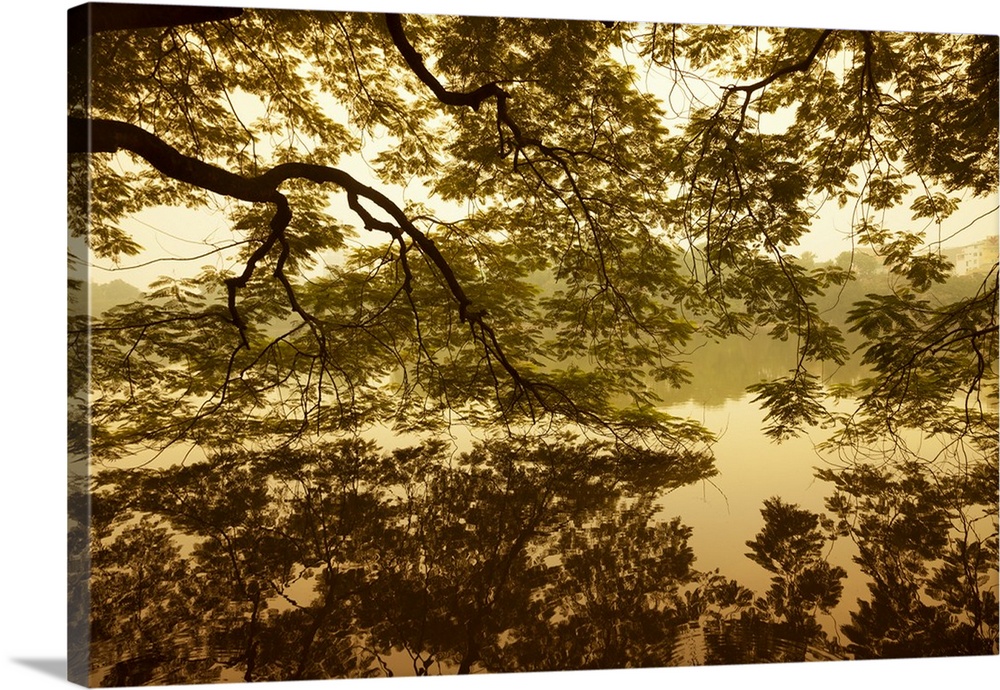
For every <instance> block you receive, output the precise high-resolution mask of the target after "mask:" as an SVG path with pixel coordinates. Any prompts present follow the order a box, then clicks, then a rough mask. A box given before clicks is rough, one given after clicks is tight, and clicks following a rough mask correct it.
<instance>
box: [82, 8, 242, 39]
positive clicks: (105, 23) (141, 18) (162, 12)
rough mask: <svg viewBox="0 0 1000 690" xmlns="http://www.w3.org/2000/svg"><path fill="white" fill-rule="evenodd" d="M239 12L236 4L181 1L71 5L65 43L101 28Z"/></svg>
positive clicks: (193, 20)
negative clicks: (173, 3)
mask: <svg viewBox="0 0 1000 690" xmlns="http://www.w3.org/2000/svg"><path fill="white" fill-rule="evenodd" d="M241 14H243V10H242V9H240V8H239V7H194V6H182V5H132V4H127V3H108V2H92V3H89V4H86V5H80V6H78V7H71V8H70V9H69V12H68V17H67V19H68V24H69V31H68V39H69V45H73V44H74V43H76V42H77V41H81V40H83V39H85V38H88V37H90V36H92V35H93V34H95V33H98V32H101V31H115V30H132V31H134V30H137V29H152V28H156V27H167V26H184V25H186V24H198V23H201V22H216V21H220V20H223V19H232V18H234V17H238V16H240V15H241Z"/></svg>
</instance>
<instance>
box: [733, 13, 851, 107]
mask: <svg viewBox="0 0 1000 690" xmlns="http://www.w3.org/2000/svg"><path fill="white" fill-rule="evenodd" d="M832 33H833V29H827V30H826V31H824V32H823V33H822V34H820V37H819V38H818V39H817V40H816V43H815V44H814V45H813V47H812V50H811V51H809V54H808V55H807V56H806V57H804V58H802V59H801V60H799V61H798V62H796V63H793V64H791V65H786V66H785V67H782V68H781V69H778V70H775V71H774V72H772V73H771V74H769V75H767V76H766V77H764V78H763V79H761V80H759V81H756V82H754V83H752V84H739V85H733V86H728V87H726V88H727V89H728V90H730V91H743V92H744V93H746V94H748V95H749V94H751V93H753V92H754V91H758V90H760V89H762V88H764V87H765V86H767V85H769V84H771V83H772V82H775V81H777V80H778V79H781V78H782V77H785V76H788V75H789V74H793V73H795V72H805V71H806V70H808V69H809V67H811V66H812V63H813V60H815V59H816V56H817V55H819V51H820V50H821V49H822V48H823V44H824V43H826V39H828V38H829V37H830V34H832Z"/></svg>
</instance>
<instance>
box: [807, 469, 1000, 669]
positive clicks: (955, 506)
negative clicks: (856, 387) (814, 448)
mask: <svg viewBox="0 0 1000 690" xmlns="http://www.w3.org/2000/svg"><path fill="white" fill-rule="evenodd" d="M988 457H989V456H987V458H988ZM996 472H997V467H996V464H995V461H994V462H992V463H991V462H989V461H987V462H986V463H985V464H980V465H978V466H973V467H968V468H966V469H964V470H963V471H962V472H961V473H959V474H957V475H948V474H946V473H943V472H941V471H940V467H935V466H933V465H925V464H923V463H917V462H909V463H905V464H901V465H899V466H896V467H893V466H883V467H875V466H872V465H862V466H858V467H856V468H853V469H847V470H841V471H833V470H824V471H822V472H820V476H821V477H822V478H824V479H827V480H828V481H831V482H832V483H833V484H834V485H835V487H836V492H835V493H834V495H833V496H832V497H831V498H830V499H829V501H828V506H829V508H830V509H831V510H833V511H835V512H836V513H837V514H838V516H839V517H840V524H839V529H840V530H841V531H842V532H843V533H844V534H847V535H849V536H850V537H851V538H852V539H853V540H854V541H855V543H856V544H857V547H858V552H859V553H858V555H857V556H856V557H855V561H856V562H857V563H858V564H859V565H860V566H861V569H862V571H863V572H864V573H865V574H866V575H867V576H868V577H869V578H871V583H870V584H869V586H868V587H869V590H870V595H871V598H870V600H863V601H859V602H858V610H857V611H856V612H853V613H852V614H851V623H850V624H848V625H845V626H843V631H844V633H845V634H846V635H847V637H848V638H849V639H850V640H851V642H852V644H851V645H850V646H849V649H850V651H851V652H852V653H853V654H855V655H856V656H858V657H861V658H882V657H915V656H945V655H947V656H953V655H964V654H995V653H997V629H998V625H997V623H998V621H997V616H998V614H997V581H996V564H997V522H996V520H997V518H996Z"/></svg>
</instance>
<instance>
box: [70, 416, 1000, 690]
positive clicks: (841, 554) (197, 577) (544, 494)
mask: <svg viewBox="0 0 1000 690" xmlns="http://www.w3.org/2000/svg"><path fill="white" fill-rule="evenodd" d="M666 411H667V412H669V413H670V414H672V415H674V416H678V417H684V418H690V419H692V420H695V421H698V422H700V423H701V424H702V425H703V426H705V427H706V428H707V429H708V430H709V431H711V432H712V433H713V434H714V435H715V436H716V438H717V441H716V442H715V444H714V445H713V447H712V454H713V464H706V462H705V460H706V459H705V458H700V457H666V458H663V457H660V458H652V464H649V461H650V458H647V457H643V456H624V457H618V456H616V454H615V453H614V452H609V451H607V450H606V449H605V450H601V449H600V448H598V447H596V446H583V445H579V444H575V443H570V444H565V445H562V446H558V444H556V445H555V446H549V445H545V444H543V445H541V446H539V445H535V446H518V447H514V446H511V445H510V444H507V443H503V442H501V443H498V444H494V445H492V446H490V445H489V444H487V445H486V446H477V445H476V441H477V440H478V439H477V438H476V437H475V435H474V434H472V433H471V432H469V431H468V430H465V431H461V430H457V429H456V430H455V431H454V434H453V435H452V436H451V437H449V438H448V439H447V441H446V442H443V443H441V444H433V443H430V444H428V443H424V444H423V445H421V444H420V440H419V439H418V438H416V437H412V438H408V437H400V436H394V435H391V434H388V433H387V432H385V431H384V430H383V431H381V432H377V433H373V434H372V438H371V439H370V440H371V441H373V442H374V443H372V444H366V442H364V441H356V442H344V443H339V444H331V445H329V446H327V447H325V448H322V449H320V450H319V451H316V452H311V451H287V452H282V453H271V454H260V453H258V454H254V453H235V454H231V455H225V454H223V455H220V456H215V457H213V458H211V460H210V461H206V460H207V458H206V457H205V455H204V454H203V453H202V452H201V451H200V450H198V449H196V448H171V449H169V451H168V452H165V453H161V454H159V455H153V454H150V455H148V456H142V457H138V456H137V457H133V458H130V459H128V460H123V461H119V462H116V463H114V464H113V465H111V466H109V467H106V468H102V469H101V470H99V471H98V472H97V473H96V476H97V479H98V483H99V488H98V490H97V491H96V493H95V494H94V495H93V497H92V499H93V504H92V505H93V513H92V527H93V537H92V538H93V539H94V542H93V547H92V553H93V556H92V559H93V565H92V571H91V573H92V576H91V580H90V592H91V601H92V605H93V610H92V612H91V617H90V622H89V625H90V630H91V639H92V656H91V661H92V667H91V679H92V681H93V682H94V683H95V684H104V685H145V684H162V683H181V682H214V681H220V680H246V681H250V680H277V679H306V678H330V677H356V676H387V675H424V674H437V673H445V674H448V673H477V672H489V671H530V670H557V669H583V668H624V667H631V666H664V665H671V664H673V665H677V664H700V663H753V662H763V661H801V660H809V659H823V658H851V657H863V658H872V657H874V658H879V657H888V656H929V655H940V654H946V655H952V656H953V655H960V654H966V655H968V654H988V653H996V630H997V624H996V620H995V619H996V615H995V608H996V589H997V571H996V563H995V558H994V556H993V554H994V553H995V537H993V538H992V539H993V541H991V537H990V536H989V534H993V535H995V531H996V526H995V518H993V517H992V516H989V513H990V512H991V510H992V513H993V514H995V506H994V507H993V508H992V509H991V508H989V507H987V508H986V509H985V512H986V513H987V515H988V519H987V520H986V521H985V522H983V523H982V525H983V526H984V527H985V531H983V534H982V538H981V539H978V541H976V540H973V541H972V543H971V544H970V540H969V539H968V538H967V539H966V540H965V542H962V544H963V545H962V548H963V549H964V551H963V552H962V553H963V556H962V558H963V559H964V560H961V561H956V562H957V563H958V565H959V566H961V567H960V568H959V571H955V570H954V568H953V569H952V570H950V571H949V570H948V569H947V568H946V567H945V566H947V565H948V564H947V563H946V562H945V561H946V560H947V558H952V560H954V558H953V556H954V553H951V552H949V550H948V549H949V548H950V546H949V545H955V544H958V543H959V542H956V541H955V540H954V539H953V535H949V533H948V530H949V529H950V528H949V527H947V525H946V522H947V520H948V519H950V518H949V517H948V516H947V515H946V514H945V513H946V512H947V511H952V512H954V509H955V506H947V507H942V506H934V505H925V504H921V501H924V503H926V500H925V499H926V496H930V497H931V499H932V501H931V502H932V503H933V500H937V499H936V498H934V497H935V496H937V495H938V494H933V493H929V491H930V490H929V489H927V488H926V487H925V488H924V489H919V487H920V486H922V485H920V484H919V482H918V481H917V480H916V479H914V477H908V478H906V481H908V482H910V484H909V485H905V486H904V485H903V484H900V485H899V486H900V487H903V490H902V491H899V490H897V489H898V487H896V485H894V484H892V481H891V480H887V479H886V478H885V477H881V476H878V477H876V480H877V481H874V483H870V486H869V487H868V488H867V489H865V491H868V492H869V493H870V494H872V496H873V497H874V498H873V500H875V501H876V503H877V505H884V506H887V508H886V510H887V511H889V512H891V511H896V512H898V515H899V516H900V519H899V520H898V521H896V522H894V521H890V522H888V523H886V525H884V532H885V533H884V534H882V533H880V532H878V531H872V530H870V529H869V530H868V531H867V532H865V533H864V534H865V535H866V536H865V539H867V540H868V541H869V542H872V540H874V546H872V545H871V544H870V543H869V544H868V545H867V546H865V547H864V548H866V549H867V550H866V551H865V554H866V558H867V559H868V560H867V565H866V567H865V568H862V567H860V566H859V565H858V564H857V563H856V562H855V558H856V557H858V556H859V555H860V553H861V552H860V548H861V547H859V546H858V544H859V543H860V542H857V543H856V542H855V541H854V540H853V539H852V538H849V537H847V536H846V535H842V536H840V537H837V538H835V537H834V535H833V531H832V529H831V528H830V527H829V526H825V527H823V528H822V529H821V528H820V526H819V523H818V522H817V520H818V518H816V517H815V515H813V514H821V513H827V512H828V511H827V508H826V506H825V501H826V499H827V497H828V496H830V495H831V493H832V490H833V487H832V486H831V485H830V484H829V483H828V482H827V481H825V480H820V479H818V478H816V476H815V473H816V471H817V469H820V468H830V467H833V465H831V459H829V458H825V457H823V456H821V455H819V454H818V453H817V452H816V450H815V449H814V444H815V442H818V441H820V440H822V439H823V436H822V434H823V433H824V432H822V431H819V430H816V431H815V433H814V434H813V436H812V437H810V436H808V435H807V436H804V437H801V438H797V439H791V440H788V441H785V442H783V443H781V444H775V443H773V442H771V441H769V440H768V439H767V437H766V436H765V435H764V434H763V433H762V432H761V427H762V422H763V419H762V417H763V413H762V411H761V410H760V409H759V408H758V407H757V406H756V405H755V404H754V403H753V402H752V401H751V400H750V399H749V397H747V396H742V397H723V399H722V400H713V401H712V402H711V404H710V403H709V402H700V403H699V402H684V403H675V404H673V405H671V406H670V407H669V408H667V410H666ZM623 460H624V462H623ZM987 464H988V463H987ZM994 466H995V463H994ZM712 469H714V470H715V473H714V474H713V473H712V472H711V470H712ZM873 476H874V475H873ZM990 482H992V489H990V491H993V492H995V480H993V479H989V480H988V481H987V485H989V484H990ZM906 486H910V487H916V488H913V489H912V490H911V489H907V488H906ZM872 487H874V488H872ZM918 489H919V490H918ZM921 492H923V493H924V494H926V496H922V495H921ZM909 494H912V495H909ZM941 495H944V494H941ZM985 495H987V497H989V496H992V495H995V494H990V493H987V494H985ZM872 496H867V495H865V494H864V492H862V494H859V497H858V498H859V500H861V499H866V498H872ZM775 497H777V498H779V499H780V501H781V503H782V504H783V505H784V506H785V508H784V510H783V511H778V512H775V513H772V514H771V516H770V518H768V519H765V517H764V515H763V514H762V509H763V508H764V507H765V502H768V501H769V499H773V498H775ZM872 505H875V504H872ZM964 507H965V506H958V508H959V511H958V512H959V513H961V509H962V508H964ZM945 508H947V511H946V510H945ZM875 512H876V514H875V515H872V514H870V513H872V511H871V510H868V513H869V514H863V513H864V511H861V512H859V513H858V514H857V515H855V516H853V518H852V519H854V520H855V521H856V522H857V524H859V525H860V524H861V523H862V522H863V521H864V520H869V521H872V520H874V522H872V524H875V525H879V524H880V523H879V522H878V520H879V518H880V517H881V516H880V515H878V514H877V512H878V511H875ZM980 512H982V511H980ZM831 517H832V516H831ZM911 518H912V519H911ZM934 520H937V523H934V522H933V521H934ZM908 521H909V522H915V523H916V530H917V531H916V533H915V534H914V533H907V532H906V531H905V530H904V531H900V530H899V529H898V527H899V525H903V526H905V525H906V524H907V523H908ZM829 525H832V523H829ZM880 529H881V528H880ZM990 530H992V532H991V531H990ZM911 531H912V530H911ZM859 533H860V532H859ZM767 535H770V536H767ZM935 535H937V536H935ZM855 536H856V535H855ZM765 537H766V538H765ZM935 539H936V540H937V541H935ZM748 541H755V543H756V545H755V546H751V545H748ZM924 541H927V542H928V545H927V548H924V544H923V542H924ZM932 547H933V548H932ZM751 551H754V552H755V553H756V557H755V558H750V557H748V554H749V553H750V552H751ZM949 554H951V555H949ZM977 554H981V555H977ZM943 559H944V560H943ZM984 559H985V560H984ZM991 559H992V560H991ZM762 563H766V564H770V565H771V568H770V571H769V570H768V569H766V568H765V567H763V566H762ZM968 566H972V570H971V571H970V570H969V568H968ZM935 568H939V569H942V573H943V574H942V575H940V576H937V575H934V577H933V578H931V575H932V572H933V571H934V569H935ZM977 568H978V570H976V569H977ZM956 572H957V574H956ZM970 572H972V574H973V575H974V577H972V578H971V579H970V578H969V577H967V575H968V573H970ZM712 573H717V574H718V575H719V576H721V577H719V578H716V579H714V580H711V578H710V577H709V576H710V575H711V574H712ZM871 573H876V574H877V576H878V577H879V578H880V580H881V584H880V587H881V589H880V590H878V591H877V592H876V590H873V589H870V587H869V585H870V584H871V583H872V579H871V577H870V575H871ZM706 578H709V579H706ZM932 579H933V581H932ZM776 582H777V584H775V583H776ZM775 587H777V590H776V589H775ZM932 590H933V591H932ZM775 592H777V593H776V594H775ZM929 592H930V593H931V594H933V596H929V594H928V593H929ZM876 595H877V596H876ZM873 598H874V599H873ZM875 599H877V600H875ZM873 601H874V603H872V604H871V605H869V603H868V602H873ZM991 609H992V612H991ZM858 611H862V613H863V615H862V616H861V617H860V618H858V617H857V615H856V614H857V613H858ZM844 626H853V629H852V630H851V635H850V640H849V639H847V637H845V634H844V631H845V627H844ZM942 640H943V641H945V642H944V643H942V642H941V641H942Z"/></svg>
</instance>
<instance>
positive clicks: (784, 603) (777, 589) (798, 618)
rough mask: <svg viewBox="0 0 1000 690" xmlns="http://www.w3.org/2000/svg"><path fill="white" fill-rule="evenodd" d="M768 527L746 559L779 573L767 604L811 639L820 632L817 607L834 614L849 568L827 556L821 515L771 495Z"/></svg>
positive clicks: (794, 633)
mask: <svg viewBox="0 0 1000 690" xmlns="http://www.w3.org/2000/svg"><path fill="white" fill-rule="evenodd" d="M761 514H762V515H763V516H764V528H763V529H762V530H761V531H760V532H758V533H757V536H756V537H754V539H753V540H752V541H748V542H747V546H749V547H750V553H748V554H747V557H748V558H750V559H751V560H752V561H754V562H755V563H757V564H758V565H759V566H761V567H762V568H764V569H765V570H767V571H768V572H771V573H774V577H772V578H771V588H770V589H769V590H768V592H767V605H768V607H769V608H770V609H771V610H772V611H773V612H774V615H775V616H777V617H778V618H779V619H782V620H784V621H785V622H786V623H787V627H788V628H789V631H790V633H791V635H792V636H793V639H801V640H803V641H806V642H808V641H811V640H812V638H814V637H816V636H817V635H820V634H821V630H820V627H819V625H818V624H817V622H816V619H815V617H814V615H815V612H816V611H821V612H823V613H829V612H830V610H831V609H833V607H834V606H836V605H837V602H838V601H840V595H841V593H842V592H843V584H842V583H841V582H840V581H841V580H842V579H843V578H845V577H847V572H846V571H845V570H844V569H843V568H841V567H839V566H831V565H830V564H829V563H827V562H826V560H825V554H824V547H825V546H826V541H827V536H826V534H824V533H823V531H822V530H821V528H820V522H821V520H820V516H819V515H816V514H815V513H812V512H810V511H808V510H802V509H800V508H798V507H797V506H793V505H789V504H787V503H784V502H783V501H781V499H779V498H770V499H768V500H766V501H765V502H764V507H763V508H762V509H761Z"/></svg>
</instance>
